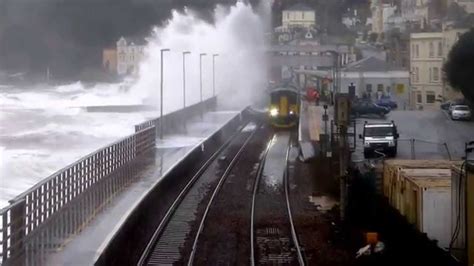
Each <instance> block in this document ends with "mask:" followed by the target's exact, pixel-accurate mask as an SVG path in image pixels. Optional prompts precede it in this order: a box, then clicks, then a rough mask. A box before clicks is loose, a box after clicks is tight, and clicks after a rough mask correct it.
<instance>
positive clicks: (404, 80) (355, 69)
mask: <svg viewBox="0 0 474 266" xmlns="http://www.w3.org/2000/svg"><path fill="white" fill-rule="evenodd" d="M409 77H410V75H409V73H408V70H406V69H403V68H399V67H394V66H392V65H390V64H389V63H387V62H385V61H383V60H380V59H378V58H375V57H368V58H364V59H361V60H359V61H356V62H353V63H350V64H348V65H347V66H346V67H344V68H343V69H342V70H341V92H343V93H348V92H349V89H348V88H349V86H350V85H351V83H352V84H353V85H354V86H355V88H356V90H355V94H356V95H357V96H358V97H362V96H363V95H364V94H365V95H370V97H371V98H372V99H374V100H375V99H376V98H377V96H381V95H389V96H390V97H391V98H392V99H393V100H395V101H396V102H397V103H398V105H399V106H400V108H401V109H404V108H408V107H409V92H408V91H409V90H408V85H409Z"/></svg>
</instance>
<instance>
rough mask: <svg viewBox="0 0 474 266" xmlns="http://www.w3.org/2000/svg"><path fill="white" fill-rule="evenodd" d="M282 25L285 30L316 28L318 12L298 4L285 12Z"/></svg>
mask: <svg viewBox="0 0 474 266" xmlns="http://www.w3.org/2000/svg"><path fill="white" fill-rule="evenodd" d="M281 20H282V21H281V24H282V26H283V27H285V28H293V27H303V28H310V27H312V28H314V27H315V26H316V11H314V10H313V9H312V8H310V7H308V6H307V5H304V4H296V5H294V6H292V7H290V8H288V9H285V10H283V13H282V18H281Z"/></svg>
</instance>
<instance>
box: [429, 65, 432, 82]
mask: <svg viewBox="0 0 474 266" xmlns="http://www.w3.org/2000/svg"><path fill="white" fill-rule="evenodd" d="M429 71H430V78H429V81H430V82H431V81H433V71H432V69H431V67H430V68H429Z"/></svg>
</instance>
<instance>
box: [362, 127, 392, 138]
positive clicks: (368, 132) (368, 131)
mask: <svg viewBox="0 0 474 266" xmlns="http://www.w3.org/2000/svg"><path fill="white" fill-rule="evenodd" d="M365 136H367V137H374V136H393V127H366V128H365Z"/></svg>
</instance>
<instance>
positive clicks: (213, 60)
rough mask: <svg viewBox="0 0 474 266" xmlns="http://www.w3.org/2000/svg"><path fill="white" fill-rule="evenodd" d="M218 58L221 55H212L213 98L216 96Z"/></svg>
mask: <svg viewBox="0 0 474 266" xmlns="http://www.w3.org/2000/svg"><path fill="white" fill-rule="evenodd" d="M216 56H219V54H213V55H212V96H213V97H214V96H216V65H215V64H216V62H215V61H216V60H215V59H216Z"/></svg>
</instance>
